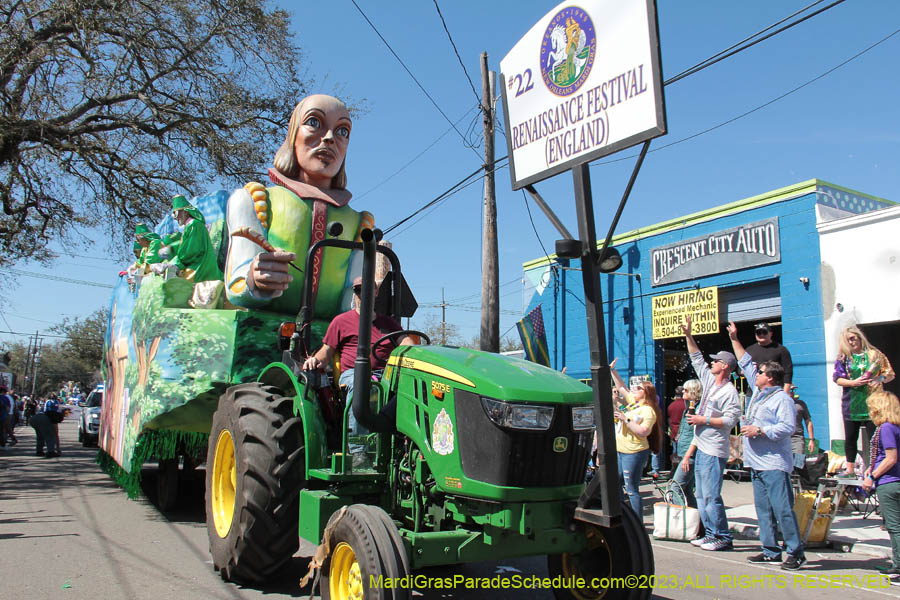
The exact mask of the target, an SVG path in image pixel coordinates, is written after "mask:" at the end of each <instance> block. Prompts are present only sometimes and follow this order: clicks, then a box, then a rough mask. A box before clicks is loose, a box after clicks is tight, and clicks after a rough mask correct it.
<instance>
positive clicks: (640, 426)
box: [609, 360, 662, 518]
mask: <svg viewBox="0 0 900 600" xmlns="http://www.w3.org/2000/svg"><path fill="white" fill-rule="evenodd" d="M615 364H616V361H615V360H613V361H612V363H610V365H609V368H610V371H611V372H612V377H613V382H614V383H615V385H616V388H617V389H618V390H619V396H620V397H621V398H622V399H623V401H624V403H623V404H619V405H617V406H615V407H614V412H613V414H614V415H615V417H616V451H617V452H618V456H619V481H620V483H621V485H622V486H623V487H624V490H625V491H624V493H625V495H627V496H628V502H629V503H630V504H631V508H633V509H634V511H635V513H637V515H638V516H639V517H641V518H643V514H644V513H643V508H642V506H641V493H640V489H639V486H640V482H641V474H642V473H643V471H644V467H645V466H646V465H647V459H648V457H649V456H650V451H651V450H653V451H654V452H658V451H659V448H660V444H661V442H662V427H661V423H662V420H661V419H660V416H659V407H658V406H657V404H658V401H657V396H656V388H655V387H654V386H653V384H652V383H650V382H649V381H641V382H639V383H635V384H634V385H633V386H632V387H630V388H629V387H628V386H626V385H625V381H624V380H623V379H622V377H621V376H620V375H619V373H618V371H616V369H615ZM624 499H625V497H624V496H623V497H622V500H623V501H624Z"/></svg>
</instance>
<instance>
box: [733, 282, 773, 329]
mask: <svg viewBox="0 0 900 600" xmlns="http://www.w3.org/2000/svg"><path fill="white" fill-rule="evenodd" d="M780 316H781V294H780V292H779V289H778V280H777V279H769V280H766V281H760V282H756V283H748V284H745V285H736V286H732V287H720V288H719V318H720V319H721V320H722V321H734V322H735V323H740V322H743V321H761V320H765V319H772V318H774V317H780Z"/></svg>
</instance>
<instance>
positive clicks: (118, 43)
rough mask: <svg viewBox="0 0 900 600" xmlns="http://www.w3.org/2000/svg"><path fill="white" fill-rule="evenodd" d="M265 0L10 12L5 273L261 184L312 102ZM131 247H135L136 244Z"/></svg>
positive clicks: (280, 18)
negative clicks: (91, 236)
mask: <svg viewBox="0 0 900 600" xmlns="http://www.w3.org/2000/svg"><path fill="white" fill-rule="evenodd" d="M267 5H268V2H267V1H266V0H152V1H150V0H20V1H12V0H7V1H3V2H0V105H2V114H0V207H2V211H0V265H5V266H9V265H10V264H12V263H14V262H15V261H17V260H20V259H24V258H28V259H31V260H38V261H44V262H46V261H48V260H50V259H51V258H52V255H51V254H50V253H49V252H48V244H49V243H50V242H52V241H62V242H64V243H67V242H73V241H77V239H78V236H77V235H75V232H77V231H79V230H80V229H81V227H82V226H85V225H92V226H97V225H102V226H103V227H104V228H108V230H109V231H110V233H111V234H114V235H113V236H112V237H114V238H115V239H116V240H117V241H118V242H119V243H123V242H125V241H126V240H127V239H128V238H129V237H130V235H129V234H130V232H131V231H133V229H132V227H133V225H134V224H135V223H136V222H138V221H147V222H154V221H156V220H158V219H159V218H160V217H161V216H162V215H163V214H164V212H165V211H166V210H168V208H169V206H170V198H171V197H172V196H173V195H174V194H185V195H188V196H190V195H193V194H198V193H203V192H206V191H207V190H208V189H211V188H212V187H213V186H215V185H216V184H218V185H219V186H222V185H226V186H239V185H243V183H245V182H246V181H247V180H250V179H254V178H258V177H260V175H259V173H260V172H261V171H262V170H263V167H264V165H265V164H266V163H268V162H269V161H270V160H271V156H272V153H273V152H274V149H275V148H277V146H278V144H279V143H280V142H281V140H282V139H283V135H284V132H285V128H286V125H287V120H288V119H289V117H290V112H291V109H292V108H293V105H294V104H295V103H296V102H297V101H298V100H299V99H300V98H301V97H303V96H304V95H305V93H306V92H305V86H304V83H303V82H302V81H301V77H300V75H299V74H298V72H299V71H298V65H299V64H300V51H299V49H298V47H297V46H296V45H295V44H294V41H293V38H292V35H291V32H290V18H289V15H288V14H287V13H286V12H285V11H283V10H272V9H269V8H268V6H267ZM125 247H129V248H130V243H129V244H128V245H127V246H125Z"/></svg>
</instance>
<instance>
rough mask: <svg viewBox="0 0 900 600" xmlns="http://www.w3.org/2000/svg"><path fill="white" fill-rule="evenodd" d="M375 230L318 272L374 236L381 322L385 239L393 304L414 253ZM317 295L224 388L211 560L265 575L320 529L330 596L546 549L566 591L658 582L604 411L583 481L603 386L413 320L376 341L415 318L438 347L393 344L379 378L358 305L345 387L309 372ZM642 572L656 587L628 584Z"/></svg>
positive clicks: (212, 464) (371, 251)
mask: <svg viewBox="0 0 900 600" xmlns="http://www.w3.org/2000/svg"><path fill="white" fill-rule="evenodd" d="M330 233H331V235H332V236H335V235H337V234H336V233H335V230H334V229H332V230H330ZM338 233H339V232H338ZM379 238H380V232H378V231H377V230H375V231H372V230H365V231H364V232H363V235H362V242H349V241H343V240H339V239H335V238H334V237H332V238H331V239H325V240H322V241H320V242H318V243H317V244H315V245H314V246H313V247H312V248H311V249H310V251H309V255H308V258H307V268H306V270H305V273H306V275H307V276H310V274H311V273H312V272H313V269H312V262H311V261H312V257H313V255H314V254H315V252H316V250H318V249H319V248H321V247H322V246H328V245H330V246H338V247H342V248H349V249H355V250H361V251H362V252H363V277H362V279H363V289H362V294H361V307H360V312H361V315H363V316H368V317H369V322H371V316H372V315H373V311H374V306H375V284H374V271H375V268H374V264H375V256H376V253H377V252H381V253H383V254H385V255H386V257H387V258H388V259H389V260H390V262H391V264H392V271H393V273H392V277H393V280H392V281H393V283H392V284H385V285H382V293H387V292H386V291H385V290H386V289H387V288H393V291H392V292H391V295H390V301H389V302H390V306H391V307H392V308H391V312H392V313H393V314H399V308H400V306H401V298H400V290H401V289H402V287H403V286H402V285H401V282H402V277H401V275H400V264H399V261H398V260H397V257H396V255H394V253H393V252H392V251H391V250H390V249H387V248H384V247H382V246H378V245H377V240H378V239H379ZM311 288H312V286H310V285H309V284H307V285H306V288H305V289H306V290H310V289H311ZM379 299H380V298H379ZM312 302H313V298H312V295H311V294H310V293H307V295H306V298H305V302H304V304H305V306H304V308H303V309H302V310H301V312H300V316H299V323H297V324H296V330H294V329H295V324H294V323H287V324H285V327H284V328H283V333H282V337H281V338H280V342H279V343H281V344H282V349H283V358H282V360H281V361H280V362H276V363H272V364H270V365H268V366H267V367H266V368H265V369H264V370H263V371H262V373H260V375H259V377H258V379H257V381H255V382H252V383H244V384H240V385H235V386H232V387H230V388H228V389H227V390H226V391H225V393H224V394H223V395H222V396H221V397H220V398H219V401H218V408H217V410H216V412H215V415H214V417H213V424H212V430H211V432H210V438H209V451H208V459H207V473H206V503H207V529H208V532H209V539H210V549H211V553H212V556H213V563H214V566H215V568H216V569H217V570H218V571H219V572H220V574H221V576H222V577H223V578H224V579H226V580H233V581H242V582H261V581H265V580H267V579H268V578H270V577H271V576H272V575H273V574H274V573H275V572H276V571H277V570H279V569H280V568H281V567H283V566H284V565H285V564H286V563H287V562H288V561H289V560H290V558H291V557H292V555H293V554H294V553H295V551H296V550H297V549H298V543H299V538H303V539H305V540H307V541H309V542H311V543H313V544H319V547H318V552H317V555H316V557H315V558H314V561H313V562H314V563H315V565H316V566H318V567H319V568H320V571H319V581H320V587H321V595H322V597H323V598H340V599H342V600H343V599H347V598H379V599H380V598H388V597H390V598H395V599H396V598H406V597H408V596H409V588H410V587H411V581H410V579H409V577H408V576H409V575H410V573H411V571H413V570H415V569H420V568H423V567H429V566H436V565H449V564H456V563H467V562H476V561H485V560H496V559H498V558H505V557H519V556H533V555H546V556H547V561H548V570H549V574H550V577H551V578H556V577H557V576H560V577H559V578H558V579H556V580H555V582H554V585H555V586H556V587H555V588H554V591H555V594H556V596H557V597H560V598H583V599H587V598H648V597H649V596H650V591H651V590H650V589H649V587H648V586H647V585H646V584H647V581H646V580H647V579H648V578H649V576H650V575H652V573H653V554H652V550H651V546H650V542H649V538H648V536H647V533H646V531H645V529H644V527H643V524H642V521H641V518H640V516H639V515H636V514H634V513H633V512H632V511H631V510H630V509H629V508H628V506H627V503H625V504H620V500H619V488H618V483H617V480H616V481H612V480H611V476H614V475H615V452H614V451H612V452H610V448H611V446H610V441H611V440H612V442H611V443H614V440H613V439H612V436H611V431H612V421H611V419H609V421H608V423H606V424H605V425H604V424H603V423H602V422H600V423H599V424H600V425H601V427H600V429H601V431H600V437H601V444H600V462H601V465H600V469H599V471H598V476H595V477H594V480H593V481H592V483H591V485H589V486H587V487H586V486H585V483H584V480H585V473H586V469H587V464H588V459H589V455H590V452H591V448H592V441H593V436H594V432H595V425H594V424H595V417H594V415H595V412H596V414H598V415H601V417H600V419H604V418H607V417H608V416H609V415H610V411H609V410H607V409H606V408H605V407H601V405H600V398H599V395H598V397H597V398H595V397H594V393H593V391H592V389H591V388H590V387H588V386H585V385H583V384H582V383H580V382H578V381H576V380H574V379H572V378H570V377H568V376H566V375H563V374H561V373H559V372H557V371H554V370H552V369H548V368H545V367H543V366H540V365H536V364H534V363H531V362H527V361H524V360H520V359H516V358H509V357H505V356H501V355H497V354H491V353H486V352H479V351H475V350H470V349H465V348H454V347H440V346H433V345H429V343H428V338H427V336H425V335H424V334H421V333H420V332H412V331H403V332H396V333H394V334H390V335H389V336H385V337H384V338H382V339H381V340H377V341H376V342H375V343H376V344H379V343H383V342H384V341H385V339H386V338H388V337H394V336H399V335H404V334H410V333H412V334H418V335H420V336H421V337H422V340H423V342H424V344H423V345H418V346H399V347H397V348H396V349H394V351H393V352H392V354H391V357H390V360H389V363H388V366H387V368H386V369H385V371H384V374H383V377H382V378H381V379H380V380H378V381H374V380H373V379H372V376H371V367H370V359H369V355H370V343H371V333H370V328H369V327H367V326H364V324H366V323H367V321H366V319H365V318H361V319H360V323H361V326H360V331H359V351H358V355H357V358H356V363H355V365H353V368H354V369H355V373H354V393H353V397H352V400H351V401H349V402H346V401H344V400H343V399H342V398H341V394H340V391H339V390H337V389H336V388H335V387H334V386H333V384H331V383H329V381H328V378H326V377H323V375H322V374H321V373H317V372H309V371H303V370H302V366H301V365H302V362H303V358H304V357H305V356H306V354H307V353H308V352H311V351H312V350H314V348H310V346H309V344H310V327H309V324H310V315H312V314H313V311H312ZM292 330H294V331H293V332H292ZM596 387H597V386H595V388H596ZM606 403H607V404H609V402H608V398H607V399H606ZM595 409H596V410H595ZM351 410H352V411H353V412H354V414H355V416H356V418H357V420H358V422H359V423H360V425H362V427H364V428H365V429H366V430H368V434H366V435H365V436H363V437H352V436H350V434H348V432H347V431H348V428H347V423H348V417H349V411H351ZM604 438H605V441H604ZM351 447H357V448H362V450H363V451H364V454H365V456H364V459H365V460H362V461H358V460H355V459H357V458H358V455H356V454H354V455H351V453H350V452H349V450H350V449H351ZM605 456H606V457H611V462H608V461H606V460H605V459H604V457H605ZM603 503H605V506H604V505H603ZM629 575H635V576H637V579H635V578H631V581H632V582H634V581H641V580H642V582H643V584H644V587H642V588H634V584H633V583H632V589H629V588H628V587H627V585H626V584H625V583H624V578H625V577H627V576H629ZM641 576H645V577H644V578H641Z"/></svg>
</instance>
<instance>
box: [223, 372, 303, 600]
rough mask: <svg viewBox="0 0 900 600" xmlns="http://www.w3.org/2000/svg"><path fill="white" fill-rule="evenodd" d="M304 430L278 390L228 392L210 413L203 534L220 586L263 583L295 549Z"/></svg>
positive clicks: (250, 387)
mask: <svg viewBox="0 0 900 600" xmlns="http://www.w3.org/2000/svg"><path fill="white" fill-rule="evenodd" d="M303 468H304V447H303V426H302V422H301V420H300V418H298V417H295V416H294V412H293V400H292V399H291V398H287V397H284V396H282V395H281V391H280V390H278V389H277V388H274V387H270V386H265V385H262V384H260V383H247V384H242V385H237V386H234V387H231V388H229V389H228V390H227V391H226V392H225V394H223V395H222V396H221V397H220V398H219V406H218V409H217V410H216V412H215V414H214V415H213V424H212V430H211V431H210V436H209V450H208V454H207V461H206V529H207V532H208V534H209V548H210V553H211V554H212V558H213V566H214V567H215V568H216V570H217V571H219V573H220V575H221V576H222V578H223V579H225V580H226V581H239V582H256V581H265V580H267V579H269V578H270V577H271V576H272V575H273V574H274V573H275V572H276V571H277V570H278V569H280V568H281V567H282V566H283V565H284V564H285V563H286V562H287V561H289V560H290V558H291V556H293V554H294V552H296V551H297V548H298V545H299V536H298V534H297V525H298V522H299V507H298V498H299V492H300V490H301V489H302V488H303V487H304V484H305V479H304V473H303Z"/></svg>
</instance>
